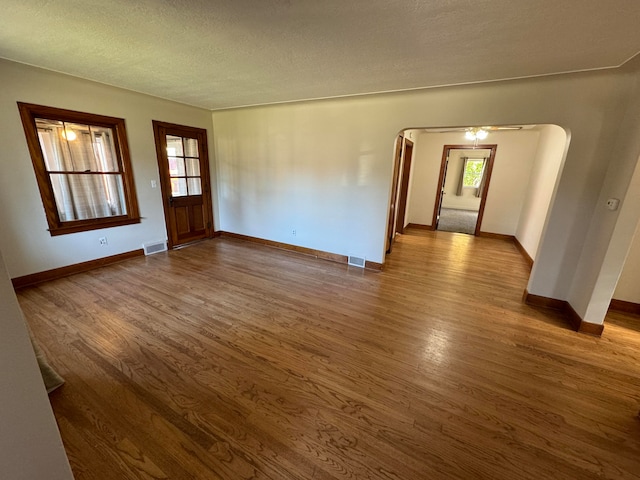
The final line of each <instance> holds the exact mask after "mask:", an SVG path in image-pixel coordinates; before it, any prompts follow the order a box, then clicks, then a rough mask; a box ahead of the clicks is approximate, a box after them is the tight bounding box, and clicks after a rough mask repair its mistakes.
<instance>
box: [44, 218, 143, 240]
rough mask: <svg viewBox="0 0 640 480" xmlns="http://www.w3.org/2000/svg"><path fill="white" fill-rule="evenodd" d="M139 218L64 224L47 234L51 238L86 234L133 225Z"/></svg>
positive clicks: (51, 228) (53, 228)
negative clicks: (71, 234)
mask: <svg viewBox="0 0 640 480" xmlns="http://www.w3.org/2000/svg"><path fill="white" fill-rule="evenodd" d="M140 222H141V218H140V217H136V218H128V217H117V218H116V219H113V218H110V219H106V220H105V219H100V220H90V221H76V222H65V223H64V224H63V225H61V226H56V227H50V228H49V233H50V234H51V236H52V237H55V236H58V235H66V234H68V233H79V232H88V231H91V230H100V229H102V228H111V227H121V226H123V225H133V224H135V223H140Z"/></svg>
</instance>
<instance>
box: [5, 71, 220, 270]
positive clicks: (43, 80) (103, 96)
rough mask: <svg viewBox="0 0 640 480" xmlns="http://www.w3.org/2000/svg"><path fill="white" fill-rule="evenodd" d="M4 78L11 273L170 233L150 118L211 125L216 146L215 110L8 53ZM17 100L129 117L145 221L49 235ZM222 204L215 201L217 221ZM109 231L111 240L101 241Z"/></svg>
mask: <svg viewBox="0 0 640 480" xmlns="http://www.w3.org/2000/svg"><path fill="white" fill-rule="evenodd" d="M0 84H1V85H2V88H0V126H1V127H2V128H0V145H2V151H1V153H0V165H1V166H2V168H3V172H4V173H3V174H2V175H1V176H0V225H2V228H0V247H1V248H2V249H3V251H4V252H5V255H6V260H7V268H8V270H9V273H10V275H11V277H18V276H22V275H27V274H30V273H35V272H41V271H44V270H49V269H53V268H57V267H61V266H65V265H71V264H74V263H79V262H84V261H87V260H93V259H96V258H100V257H106V256H109V255H115V254H118V253H123V252H128V251H132V250H137V249H140V248H142V243H144V242H148V241H152V240H162V239H165V238H166V237H167V233H166V228H165V223H164V213H163V209H162V203H161V202H162V199H161V192H160V188H159V187H158V188H156V189H152V188H151V180H159V175H158V165H157V160H156V152H155V144H154V138H153V128H152V124H151V121H152V120H161V121H165V122H171V123H178V124H183V125H189V126H193V127H200V128H206V129H207V130H208V137H209V138H208V140H209V144H210V145H213V134H212V129H211V127H212V121H211V113H210V112H209V111H206V110H203V109H198V108H194V107H189V106H185V105H180V104H177V103H174V102H169V101H165V100H161V99H158V98H154V97H150V96H147V95H141V94H138V93H135V92H130V91H126V90H122V89H118V88H113V87H108V86H105V85H101V84H98V83H94V82H88V81H85V80H81V79H78V78H74V77H69V76H66V75H60V74H57V73H53V72H49V71H46V70H41V69H37V68H33V67H28V66H25V65H20V64H17V63H13V62H8V61H6V60H0ZM17 101H21V102H27V103H36V104H40V105H46V106H51V107H58V108H65V109H70V110H79V111H82V112H88V113H96V114H101V115H109V116H113V117H120V118H124V119H125V121H126V126H127V135H128V140H129V147H130V151H131V161H132V164H133V174H134V178H135V183H136V190H137V195H138V202H139V205H140V214H141V216H142V217H143V220H142V223H140V224H136V225H127V226H122V227H115V228H108V229H103V230H93V231H90V232H82V233H75V234H68V235H61V236H57V237H52V236H50V235H49V232H48V231H47V228H48V226H47V222H46V219H45V215H44V209H43V207H42V202H41V200H40V194H39V191H38V187H37V184H36V179H35V174H34V172H33V166H32V163H31V158H30V156H29V152H28V150H27V143H26V140H25V136H24V131H23V129H22V124H21V122H20V116H19V113H18V107H17V105H16V102H17ZM210 150H211V151H212V150H213V149H210ZM214 158H215V157H214V156H213V155H210V159H211V161H212V162H213V160H214ZM212 171H215V165H212ZM213 185H214V186H215V181H214V182H213ZM213 194H214V198H215V195H216V192H215V191H214V192H213ZM216 206H217V205H216V204H215V201H214V219H215V220H216V222H217V216H218V215H217V212H216V209H215V207H216ZM103 236H106V237H107V239H108V243H109V244H108V246H100V245H99V242H98V238H99V237H103Z"/></svg>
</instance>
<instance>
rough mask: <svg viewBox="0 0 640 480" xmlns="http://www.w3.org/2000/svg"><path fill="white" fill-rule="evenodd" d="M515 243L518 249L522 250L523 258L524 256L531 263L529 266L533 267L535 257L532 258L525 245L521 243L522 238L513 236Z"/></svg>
mask: <svg viewBox="0 0 640 480" xmlns="http://www.w3.org/2000/svg"><path fill="white" fill-rule="evenodd" d="M513 243H514V244H515V246H516V248H517V249H518V251H519V252H520V254H522V258H524V259H525V260H526V261H527V263H528V264H529V268H532V267H533V258H531V257H530V256H529V254H528V253H527V251H526V250H525V249H524V247H523V246H522V244H521V243H520V240H518V239H517V238H516V237H513Z"/></svg>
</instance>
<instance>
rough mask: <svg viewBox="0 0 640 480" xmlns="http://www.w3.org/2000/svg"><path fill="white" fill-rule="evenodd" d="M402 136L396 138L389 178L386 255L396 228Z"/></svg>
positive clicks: (402, 145) (389, 251)
mask: <svg viewBox="0 0 640 480" xmlns="http://www.w3.org/2000/svg"><path fill="white" fill-rule="evenodd" d="M403 140H404V135H403V134H402V133H400V134H399V135H398V136H397V137H396V146H395V152H394V154H393V174H392V177H391V198H390V200H389V218H388V219H387V234H386V249H385V252H386V253H391V247H392V246H393V240H394V239H395V233H396V230H395V226H396V202H397V195H398V179H399V176H400V160H401V158H402V149H403V147H404V142H403Z"/></svg>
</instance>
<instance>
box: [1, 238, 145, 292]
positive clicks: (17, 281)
mask: <svg viewBox="0 0 640 480" xmlns="http://www.w3.org/2000/svg"><path fill="white" fill-rule="evenodd" d="M140 256H144V250H143V249H142V248H141V249H139V250H132V251H131V252H125V253H119V254H117V255H111V256H109V257H103V258H96V259H95V260H89V261H88V262H82V263H76V264H73V265H67V266H66V267H59V268H54V269H52V270H46V271H44V272H38V273H32V274H29V275H24V276H22V277H16V278H12V279H11V283H13V288H14V289H16V290H18V289H20V288H25V287H30V286H32V285H36V284H38V283H43V282H48V281H50V280H57V279H58V278H62V277H68V276H69V275H74V274H76V273H81V272H87V271H89V270H93V269H94V268H99V267H104V266H105V265H111V264H113V263H118V262H122V261H123V260H129V259H130V258H135V257H140Z"/></svg>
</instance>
